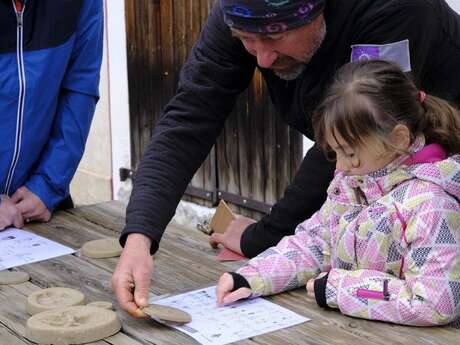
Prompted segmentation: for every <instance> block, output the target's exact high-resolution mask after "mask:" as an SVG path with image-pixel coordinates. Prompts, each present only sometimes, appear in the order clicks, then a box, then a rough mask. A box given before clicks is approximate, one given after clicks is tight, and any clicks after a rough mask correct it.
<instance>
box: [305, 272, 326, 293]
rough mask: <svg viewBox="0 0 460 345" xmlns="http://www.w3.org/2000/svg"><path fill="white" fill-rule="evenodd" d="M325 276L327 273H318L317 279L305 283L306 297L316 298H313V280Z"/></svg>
mask: <svg viewBox="0 0 460 345" xmlns="http://www.w3.org/2000/svg"><path fill="white" fill-rule="evenodd" d="M326 274H327V272H322V273H320V274H319V275H318V276H317V277H315V278H311V279H310V280H309V281H308V282H307V286H306V289H307V295H308V296H309V297H313V298H316V297H315V280H316V279H319V278H322V277H324V276H325V275H326Z"/></svg>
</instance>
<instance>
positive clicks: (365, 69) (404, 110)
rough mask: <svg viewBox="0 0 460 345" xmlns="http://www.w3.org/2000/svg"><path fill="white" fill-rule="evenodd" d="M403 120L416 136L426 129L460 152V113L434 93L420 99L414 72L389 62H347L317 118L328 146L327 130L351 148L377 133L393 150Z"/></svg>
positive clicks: (431, 139)
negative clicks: (394, 134) (393, 138)
mask: <svg viewBox="0 0 460 345" xmlns="http://www.w3.org/2000/svg"><path fill="white" fill-rule="evenodd" d="M398 124H404V125H406V126H407V127H408V128H409V130H410V132H411V134H412V138H415V136H417V135H418V134H420V133H423V134H424V135H425V138H426V142H427V143H438V144H440V145H442V146H443V147H444V149H445V150H446V151H447V153H448V154H454V153H460V112H459V111H458V110H457V109H456V108H454V107H453V106H452V105H450V104H449V103H448V102H447V101H444V100H442V99H440V98H437V97H435V96H431V95H426V98H425V99H421V98H420V91H419V89H418V88H417V87H416V86H415V84H414V82H413V81H412V80H411V78H410V77H409V75H407V74H405V73H404V72H403V71H402V70H401V69H400V67H399V66H398V65H396V64H393V63H390V62H387V61H382V60H371V61H361V62H355V63H349V64H347V65H345V66H343V67H342V68H341V69H340V70H339V71H338V73H337V75H336V77H335V79H334V81H333V83H332V85H331V86H330V88H329V89H328V91H327V92H326V95H325V98H324V100H323V101H322V103H321V104H320V105H319V107H318V108H317V110H316V112H315V114H314V116H313V125H314V128H315V138H316V141H317V142H318V143H319V144H320V145H321V146H322V147H323V149H325V150H328V148H329V145H328V143H327V140H326V134H327V133H330V134H331V135H333V136H334V137H336V136H337V134H338V135H340V136H341V137H342V138H343V139H344V140H345V142H346V143H347V144H348V145H350V146H351V147H357V146H363V145H365V140H366V138H367V137H369V136H375V135H377V136H378V137H379V138H380V140H381V141H382V143H383V144H384V145H385V146H386V147H387V148H390V149H391V148H392V145H391V144H390V142H389V140H388V138H389V134H390V133H391V131H392V130H393V128H394V127H395V126H396V125H398Z"/></svg>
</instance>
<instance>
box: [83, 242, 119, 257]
mask: <svg viewBox="0 0 460 345" xmlns="http://www.w3.org/2000/svg"><path fill="white" fill-rule="evenodd" d="M122 250H123V248H122V247H121V246H120V243H119V242H118V238H103V239H100V240H94V241H89V242H86V243H85V244H84V245H83V247H81V253H82V254H83V255H84V256H87V257H89V258H93V259H105V258H113V257H117V256H120V254H121V251H122Z"/></svg>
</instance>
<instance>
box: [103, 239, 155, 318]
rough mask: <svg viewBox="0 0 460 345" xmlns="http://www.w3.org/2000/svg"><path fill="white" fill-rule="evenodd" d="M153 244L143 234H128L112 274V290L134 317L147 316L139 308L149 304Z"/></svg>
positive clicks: (121, 304) (121, 305) (122, 305)
mask: <svg viewBox="0 0 460 345" xmlns="http://www.w3.org/2000/svg"><path fill="white" fill-rule="evenodd" d="M151 244H152V240H151V239H150V238H149V237H147V236H145V235H143V234H137V233H132V234H130V235H128V238H127V240H126V244H125V248H124V249H123V252H122V253H121V257H120V260H119V261H118V264H117V267H116V269H115V272H114V273H113V276H112V290H113V292H114V293H115V296H116V297H117V300H118V303H119V304H120V307H121V308H123V309H124V310H125V311H127V312H128V313H129V314H130V315H131V316H134V317H145V316H146V315H145V314H144V313H143V312H142V311H141V310H140V309H139V308H141V307H146V306H147V305H148V304H149V287H150V279H151V276H152V272H153V260H152V257H151V256H150V246H151Z"/></svg>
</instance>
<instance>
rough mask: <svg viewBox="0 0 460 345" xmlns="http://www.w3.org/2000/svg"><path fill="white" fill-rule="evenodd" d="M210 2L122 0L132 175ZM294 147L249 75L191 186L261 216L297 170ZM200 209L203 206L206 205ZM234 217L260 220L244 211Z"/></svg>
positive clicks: (297, 144)
mask: <svg viewBox="0 0 460 345" xmlns="http://www.w3.org/2000/svg"><path fill="white" fill-rule="evenodd" d="M213 2H214V1H212V0H136V1H134V0H125V7H126V28H127V47H128V48H127V49H128V79H129V102H130V119H131V138H132V139H131V140H132V143H131V144H132V145H131V146H132V157H133V169H136V167H137V166H138V164H139V161H140V159H141V157H142V153H143V152H144V150H145V149H146V148H147V145H148V143H149V140H150V136H151V134H152V130H153V127H154V125H155V122H156V120H157V119H158V117H159V115H160V114H161V111H162V109H163V107H164V106H165V104H166V103H167V102H168V100H169V99H170V98H171V97H172V96H173V95H174V92H175V89H176V85H177V80H178V76H179V71H180V68H181V66H182V64H183V63H184V61H185V60H186V58H187V54H188V52H189V51H190V49H191V47H192V45H193V44H194V42H195V41H196V39H197V37H198V34H199V32H200V30H201V26H202V23H203V22H204V21H205V20H206V17H207V14H208V13H209V10H210V8H211V6H212V3H213ZM301 141H302V139H301V136H300V135H299V134H298V133H297V132H295V131H292V130H290V129H289V128H288V127H287V126H286V125H285V124H284V123H282V121H281V120H280V118H279V117H278V116H277V115H276V113H275V111H274V109H273V107H272V105H271V102H270V101H269V97H268V92H267V90H266V87H265V85H264V82H263V79H262V78H261V75H260V74H259V73H258V72H256V73H255V75H254V80H253V82H252V84H251V85H250V87H249V88H248V90H247V91H246V92H244V93H243V94H242V95H241V96H240V98H239V100H238V102H237V105H236V107H235V109H234V111H233V112H232V114H231V115H230V116H229V118H228V120H227V122H226V126H225V129H224V132H223V133H222V135H221V136H220V137H219V139H218V141H217V143H216V145H215V147H214V149H213V151H212V152H211V154H210V155H209V156H208V158H207V159H206V161H205V162H204V164H203V165H202V167H201V168H200V169H199V171H198V172H197V174H196V175H195V176H194V178H193V180H192V182H191V186H193V187H195V188H198V189H199V190H204V191H208V192H209V193H217V192H218V191H222V192H224V193H225V192H227V193H231V194H232V195H237V196H241V197H242V199H241V200H239V201H235V202H237V203H239V204H241V205H244V204H245V203H244V202H242V201H244V200H246V201H247V204H249V205H250V206H251V205H252V203H251V200H255V201H258V202H260V203H259V204H257V207H256V208H258V209H259V210H262V209H264V210H265V211H268V209H269V206H270V205H272V204H273V203H275V201H276V200H277V199H279V198H280V197H281V195H282V193H283V191H284V189H285V187H286V186H287V184H288V183H289V181H290V180H291V179H292V177H293V175H294V173H295V171H296V170H297V167H298V165H299V163H300V160H301V155H302V142H301ZM216 195H217V194H216ZM237 199H238V198H237ZM243 199H244V200H243ZM193 200H194V201H198V202H199V201H200V200H198V199H196V198H194V199H193ZM201 203H206V204H208V205H210V202H209V201H208V202H204V201H203V200H201ZM261 205H262V207H261ZM252 206H254V205H252ZM237 211H238V212H240V213H243V214H247V215H249V216H255V217H257V216H260V213H259V214H257V213H254V212H252V211H247V210H245V209H244V208H241V209H238V208H237Z"/></svg>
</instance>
